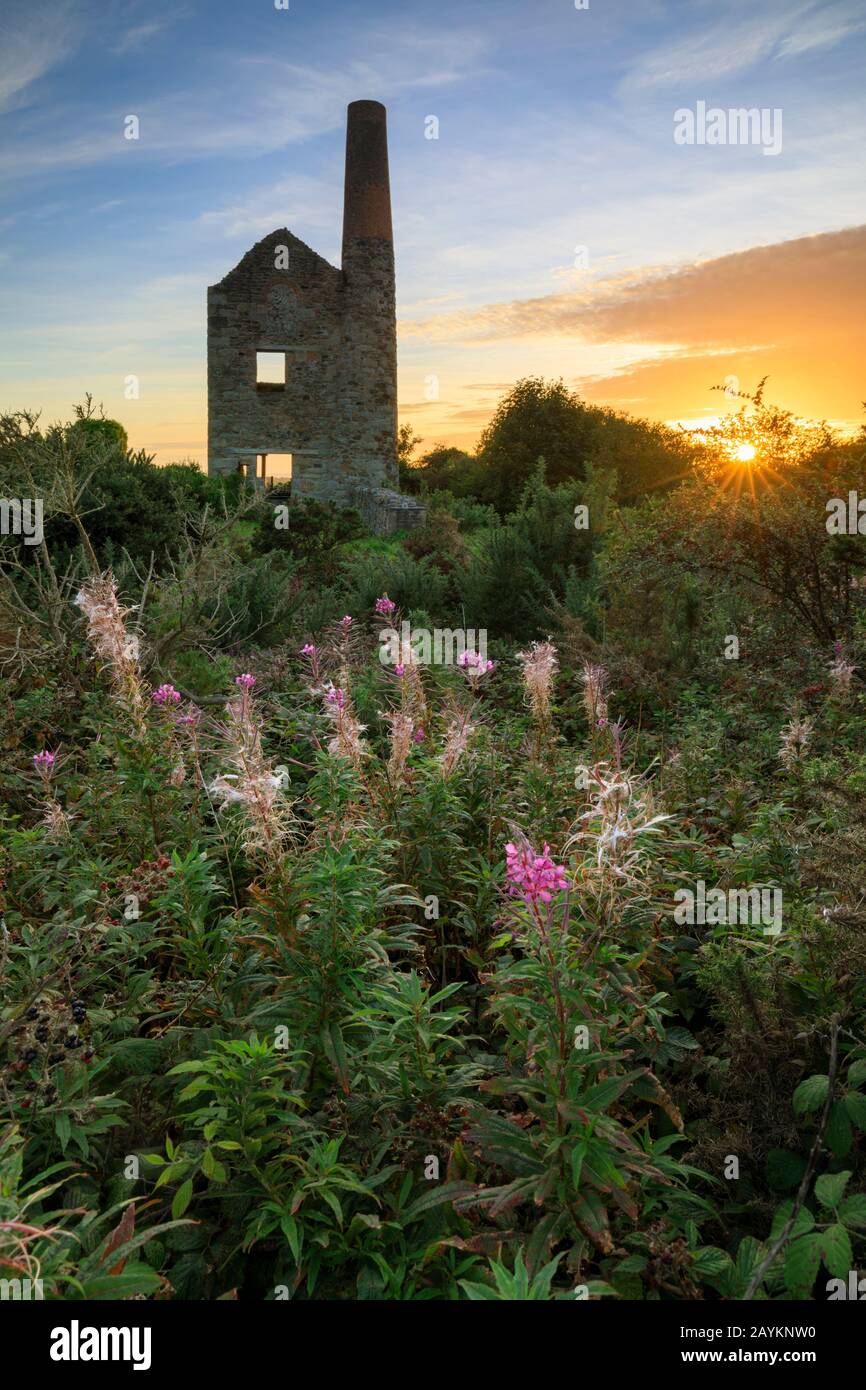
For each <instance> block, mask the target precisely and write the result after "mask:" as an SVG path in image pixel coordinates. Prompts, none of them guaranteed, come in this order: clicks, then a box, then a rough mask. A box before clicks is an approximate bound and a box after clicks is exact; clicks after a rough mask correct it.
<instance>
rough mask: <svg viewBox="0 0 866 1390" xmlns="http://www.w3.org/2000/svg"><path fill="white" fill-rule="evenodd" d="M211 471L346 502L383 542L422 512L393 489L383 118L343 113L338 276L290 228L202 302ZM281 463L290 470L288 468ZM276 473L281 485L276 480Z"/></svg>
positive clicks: (366, 105)
mask: <svg viewBox="0 0 866 1390" xmlns="http://www.w3.org/2000/svg"><path fill="white" fill-rule="evenodd" d="M207 343H208V472H209V473H231V472H236V471H241V472H243V473H244V474H245V476H246V477H247V478H249V479H256V481H257V482H258V483H259V484H260V485H261V484H266V483H269V482H271V481H276V482H278V483H279V484H281V485H285V475H283V477H282V478H280V477H279V470H278V469H275V468H274V466H272V467H271V469H270V470H269V467H268V459H269V456H274V455H277V456H280V455H282V456H285V455H291V465H290V468H291V494H292V498H293V499H294V498H315V499H317V500H319V501H332V502H335V503H336V504H337V505H339V506H354V507H357V508H358V510H359V511H360V512H361V513H362V515H363V516H364V517H365V519H366V520H367V522H368V523H369V524H370V525H371V526H372V527H373V528H374V529H375V530H377V531H379V532H385V533H387V532H389V531H393V530H397V529H407V528H409V527H412V526H415V525H417V524H418V523H419V522H420V521H421V520H423V516H424V508H423V507H422V506H420V505H419V503H418V502H417V501H415V499H413V498H409V497H402V496H401V495H400V494H399V492H398V491H397V490H396V489H397V486H398V471H397V328H396V310H395V284H394V239H393V232H392V226H391V191H390V180H389V174H388V136H387V125H386V112H385V108H384V106H382V105H381V104H380V103H379V102H377V101H356V102H352V104H351V105H350V106H349V108H348V120H347V129H346V180H345V197H344V204H343V253H342V268H341V269H340V270H337V269H336V268H335V267H334V266H332V265H330V264H329V263H328V262H327V261H326V260H324V259H323V257H322V256H319V255H318V254H317V253H316V252H315V251H313V250H311V249H310V247H309V246H306V245H305V244H304V242H302V241H301V240H299V238H298V237H296V236H294V235H293V234H292V233H291V232H290V231H288V230H287V229H286V228H285V227H283V228H280V229H279V230H277V231H275V232H271V234H270V235H269V236H266V237H265V238H264V239H263V240H262V241H260V242H258V243H257V244H256V245H255V246H254V247H253V248H252V249H251V250H250V251H248V252H247V254H246V255H245V256H244V257H243V259H242V260H241V261H240V262H239V264H238V265H236V266H235V268H234V270H231V271H229V273H228V275H226V276H225V278H224V279H222V280H220V282H219V284H217V285H212V286H211V287H210V288H209V289H208V295H207ZM283 467H285V465H283ZM275 472H276V474H277V476H276V477H275Z"/></svg>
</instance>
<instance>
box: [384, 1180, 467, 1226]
mask: <svg viewBox="0 0 866 1390" xmlns="http://www.w3.org/2000/svg"><path fill="white" fill-rule="evenodd" d="M474 1191H475V1187H474V1186H473V1184H472V1183H469V1182H446V1183H442V1184H441V1186H438V1187H434V1188H433V1189H432V1190H431V1191H430V1192H425V1193H424V1195H423V1196H422V1197H417V1198H416V1199H415V1201H414V1202H412V1203H411V1204H410V1205H409V1206H408V1207H406V1209H405V1210H404V1212H403V1214H402V1221H403V1224H404V1225H408V1223H409V1222H410V1221H417V1219H418V1217H419V1216H423V1215H424V1214H425V1212H428V1211H432V1210H433V1208H434V1207H441V1206H446V1205H447V1204H449V1203H450V1202H453V1201H456V1199H457V1198H458V1197H467V1196H468V1195H469V1193H471V1192H474Z"/></svg>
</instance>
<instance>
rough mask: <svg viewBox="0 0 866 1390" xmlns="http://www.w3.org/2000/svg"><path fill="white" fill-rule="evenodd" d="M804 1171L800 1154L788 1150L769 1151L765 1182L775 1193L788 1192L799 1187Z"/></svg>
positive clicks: (804, 1163) (804, 1161) (804, 1166)
mask: <svg viewBox="0 0 866 1390" xmlns="http://www.w3.org/2000/svg"><path fill="white" fill-rule="evenodd" d="M805 1171H806V1160H805V1158H804V1157H803V1155H802V1154H796V1153H791V1152H790V1151H789V1150H788V1149H771V1150H770V1152H769V1153H768V1154H767V1182H768V1183H769V1184H770V1186H771V1187H772V1188H773V1190H774V1191H775V1192H790V1191H792V1190H793V1189H794V1188H795V1187H797V1186H799V1184H800V1181H801V1179H802V1177H803V1174H804V1173H805Z"/></svg>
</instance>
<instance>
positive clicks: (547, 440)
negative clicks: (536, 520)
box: [478, 377, 599, 514]
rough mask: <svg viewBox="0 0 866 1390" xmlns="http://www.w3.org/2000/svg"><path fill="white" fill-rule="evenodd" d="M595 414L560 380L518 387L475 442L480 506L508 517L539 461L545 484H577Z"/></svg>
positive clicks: (531, 380)
mask: <svg viewBox="0 0 866 1390" xmlns="http://www.w3.org/2000/svg"><path fill="white" fill-rule="evenodd" d="M598 413H599V412H597V411H594V410H593V409H592V408H591V407H588V406H585V405H584V404H583V403H582V402H581V401H580V400H578V398H577V396H576V395H574V394H573V393H572V392H571V391H569V390H568V388H567V387H566V385H565V383H564V382H563V381H561V380H560V381H544V380H543V379H542V378H541V377H526V378H524V380H522V381H518V382H517V384H516V386H513V387H512V388H511V390H510V391H509V392H508V394H507V395H506V396H504V397H503V399H502V400H501V401H500V402H499V405H498V406H497V408H496V413H495V414H494V416H493V419H492V420H491V421H490V424H489V425H488V426H487V428H486V429H485V431H484V433H483V434H482V436H481V442H480V445H479V450H478V453H479V458H480V459H481V462H482V465H483V474H482V480H481V488H480V495H481V498H482V500H484V501H485V502H492V503H493V505H494V506H495V507H497V508H498V509H499V511H500V512H502V513H503V514H504V513H506V512H509V511H513V510H514V508H515V507H516V506H517V505H518V502H519V500H520V495H521V492H522V490H523V486H524V484H525V483H526V482H527V480H528V478H529V477H530V475H531V474H532V473H533V471H534V470H535V469H536V468H537V466H538V463H539V460H541V459H543V460H544V464H545V475H546V477H547V480H548V482H550V483H559V482H564V481H565V480H566V479H567V478H582V477H583V475H584V471H585V464H586V461H587V459H588V458H590V457H591V456H592V452H593V446H594V443H595V441H596V439H597V437H598V421H597V418H596V417H597V414H598Z"/></svg>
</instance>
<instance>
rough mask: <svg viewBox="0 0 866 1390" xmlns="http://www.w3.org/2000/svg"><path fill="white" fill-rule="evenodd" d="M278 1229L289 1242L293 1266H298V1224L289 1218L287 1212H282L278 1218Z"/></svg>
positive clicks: (299, 1259)
mask: <svg viewBox="0 0 866 1390" xmlns="http://www.w3.org/2000/svg"><path fill="white" fill-rule="evenodd" d="M280 1229H281V1230H282V1233H283V1235H284V1236H285V1238H286V1240H287V1241H288V1242H289V1249H290V1250H291V1252H292V1258H293V1259H294V1261H295V1264H296V1265H299V1264H300V1263H301V1240H300V1235H299V1233H298V1223H297V1221H296V1220H295V1218H294V1217H293V1216H289V1214H288V1212H284V1214H283V1215H282V1216H281V1217H280Z"/></svg>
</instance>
